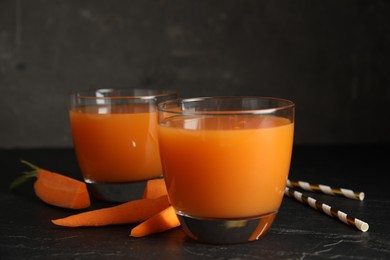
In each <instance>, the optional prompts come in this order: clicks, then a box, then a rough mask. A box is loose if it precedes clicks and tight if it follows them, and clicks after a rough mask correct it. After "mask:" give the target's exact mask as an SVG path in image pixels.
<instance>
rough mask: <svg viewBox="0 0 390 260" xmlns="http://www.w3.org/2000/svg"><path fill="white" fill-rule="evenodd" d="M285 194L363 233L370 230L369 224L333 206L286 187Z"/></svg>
mask: <svg viewBox="0 0 390 260" xmlns="http://www.w3.org/2000/svg"><path fill="white" fill-rule="evenodd" d="M284 194H285V195H287V196H289V197H292V198H294V199H295V200H297V201H299V202H301V203H303V204H306V205H309V206H310V207H312V208H314V209H316V210H319V211H321V212H323V213H325V214H327V215H329V216H330V217H333V218H337V219H339V220H340V221H341V222H344V223H345V224H347V225H351V226H355V227H356V228H357V229H359V230H360V231H362V232H366V231H367V230H368V228H369V226H368V223H366V222H364V221H361V220H360V219H357V218H353V217H350V216H348V215H347V214H346V213H344V212H342V211H339V210H337V209H334V208H332V207H331V206H329V205H327V204H325V203H322V202H320V201H318V200H316V199H314V198H312V197H309V196H306V195H304V194H302V193H300V192H298V191H295V190H292V189H289V188H288V187H286V189H285V192H284Z"/></svg>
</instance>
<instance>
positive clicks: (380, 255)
mask: <svg viewBox="0 0 390 260" xmlns="http://www.w3.org/2000/svg"><path fill="white" fill-rule="evenodd" d="M389 148H390V145H388V144H386V145H384V144H383V145H341V146H340V145H339V146H296V147H294V152H293V159H292V165H291V172H290V180H304V181H308V182H313V183H321V184H326V185H330V186H335V187H344V188H349V189H353V190H356V191H363V192H364V193H365V195H366V197H365V199H364V200H363V201H358V200H351V199H346V198H342V197H335V196H329V195H322V194H318V193H310V192H304V193H305V194H307V195H310V196H312V197H314V198H316V199H317V200H320V201H322V202H324V203H327V204H329V205H330V206H333V207H334V208H337V209H339V210H342V211H344V212H345V213H347V214H349V215H350V216H353V217H356V218H359V219H361V220H363V221H365V222H368V223H369V225H370V228H369V230H368V231H367V232H361V231H359V230H357V229H355V228H354V227H352V226H349V225H346V224H344V223H342V222H340V221H339V220H337V219H335V218H331V217H329V216H327V215H324V214H323V213H321V212H319V211H316V210H314V209H312V208H310V207H308V206H306V205H303V204H301V203H298V202H296V201H295V200H293V199H291V198H289V197H285V198H284V200H283V203H282V206H281V208H280V211H279V214H278V216H277V219H276V221H275V223H274V225H273V226H272V228H271V230H270V232H269V233H268V235H267V236H266V237H265V238H263V239H262V240H259V241H255V242H249V243H244V244H235V245H208V244H201V243H197V242H194V241H192V240H190V239H188V238H187V237H186V236H185V235H184V233H183V232H182V230H181V229H180V228H176V229H173V230H170V231H167V232H163V233H160V234H154V235H151V236H148V237H144V238H132V237H129V232H130V230H131V228H132V225H118V226H108V227H93V228H63V227H58V226H55V225H53V224H52V223H51V222H50V220H51V219H55V218H60V217H64V216H67V215H70V214H72V213H74V211H72V210H66V209H61V208H57V207H53V206H49V205H47V204H45V203H43V202H41V201H40V200H39V199H38V198H37V197H36V196H35V194H34V192H33V181H29V182H27V183H25V184H24V185H23V186H21V187H19V188H18V189H16V190H14V191H9V190H8V185H9V183H10V182H11V181H12V180H13V179H14V178H15V177H17V176H19V175H20V174H21V173H22V172H23V171H25V170H26V167H25V165H23V164H21V163H20V162H19V159H25V160H28V161H31V162H33V163H35V164H37V165H39V166H41V167H43V168H46V169H50V170H53V171H56V172H60V173H63V174H66V175H69V176H72V177H75V178H78V179H81V178H80V172H79V169H78V165H77V162H76V158H75V155H74V153H73V150H72V149H24V150H10V149H3V150H0V162H1V164H0V167H1V182H0V207H1V211H0V259H324V258H337V259H390V221H389V219H390V191H389V190H390V189H389V187H390V185H389V183H388V178H389V175H390V167H389V162H390V156H389V155H390V153H389ZM111 205H113V204H109V203H106V202H101V201H96V200H93V201H92V207H91V208H101V207H107V206H111Z"/></svg>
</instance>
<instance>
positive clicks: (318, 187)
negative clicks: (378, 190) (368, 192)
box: [287, 180, 364, 200]
mask: <svg viewBox="0 0 390 260" xmlns="http://www.w3.org/2000/svg"><path fill="white" fill-rule="evenodd" d="M287 187H290V188H298V189H302V190H307V191H315V192H322V193H325V194H328V195H338V196H344V197H346V198H350V199H355V200H363V199H364V192H360V191H353V190H349V189H344V188H332V187H330V186H327V185H322V184H313V183H308V182H305V181H290V180H287Z"/></svg>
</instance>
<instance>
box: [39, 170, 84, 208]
mask: <svg viewBox="0 0 390 260" xmlns="http://www.w3.org/2000/svg"><path fill="white" fill-rule="evenodd" d="M34 191H35V194H36V195H37V196H38V197H39V198H40V199H41V200H43V201H44V202H46V203H48V204H51V205H55V206H58V207H63V208H70V209H84V208H87V207H89V206H90V205H91V201H90V198H89V193H88V190H87V186H86V184H85V183H84V182H81V181H78V180H75V179H72V178H70V177H67V176H64V175H60V174H57V173H54V172H50V171H47V170H43V169H40V170H39V173H38V179H37V180H36V181H35V183H34Z"/></svg>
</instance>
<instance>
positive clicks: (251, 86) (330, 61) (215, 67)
mask: <svg viewBox="0 0 390 260" xmlns="http://www.w3.org/2000/svg"><path fill="white" fill-rule="evenodd" d="M389 48H390V1H315V0H308V1H299V0H297V1H292V0H291V1H278V0H266V1H258V0H253V1H243V0H237V1H232V0H228V1H222V0H213V1H210V0H200V1H179V0H160V1H145V0H136V1H125V0H123V1H100V0H98V1H93V0H89V1H60V0H39V1H35V0H34V1H27V0H0V148H23V147H27V148H28V147H70V146H71V145H72V142H71V136H70V129H69V122H68V116H67V105H68V94H69V93H70V92H72V91H75V90H80V89H86V88H90V87H104V88H110V87H152V88H155V87H167V88H173V89H177V90H178V92H179V95H180V96H181V97H195V96H209V95H261V96H274V97H281V98H287V99H291V100H293V101H294V102H295V103H296V135H295V143H296V144H356V143H364V144H367V143H388V142H389V141H390V134H389V133H390V123H389V119H390V116H389V112H390V89H389V83H390V79H389V70H390V65H389V64H390V63H389V59H390V55H389V54H390V53H389Z"/></svg>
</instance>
